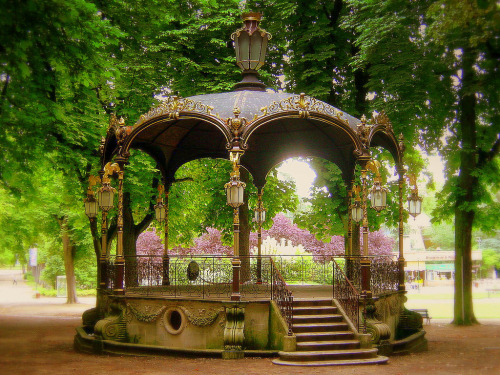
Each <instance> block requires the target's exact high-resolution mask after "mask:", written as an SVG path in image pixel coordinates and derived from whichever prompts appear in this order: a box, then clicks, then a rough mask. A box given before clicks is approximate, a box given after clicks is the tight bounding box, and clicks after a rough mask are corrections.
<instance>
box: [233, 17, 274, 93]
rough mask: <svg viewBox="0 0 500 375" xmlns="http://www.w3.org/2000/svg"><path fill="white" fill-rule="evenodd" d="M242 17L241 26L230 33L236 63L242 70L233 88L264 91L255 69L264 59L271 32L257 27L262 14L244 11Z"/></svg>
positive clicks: (257, 68) (258, 67)
mask: <svg viewBox="0 0 500 375" xmlns="http://www.w3.org/2000/svg"><path fill="white" fill-rule="evenodd" d="M242 18H243V27H242V28H241V29H238V30H236V31H235V32H234V33H233V34H232V35H231V39H232V40H233V41H234V49H235V51H236V64H237V65H238V66H239V67H240V68H241V70H242V71H243V72H242V74H243V78H242V80H241V82H239V83H237V84H236V85H235V86H234V88H235V89H236V90H238V89H243V88H244V89H245V90H248V89H250V90H255V91H264V90H265V89H266V85H264V84H263V83H262V82H260V81H259V78H258V73H257V71H258V70H259V69H260V68H261V67H262V65H264V62H265V60H266V50H267V42H268V41H269V40H270V39H271V34H269V33H268V32H267V31H265V30H263V29H261V28H260V27H259V23H260V20H261V19H262V14H260V13H244V14H243V15H242Z"/></svg>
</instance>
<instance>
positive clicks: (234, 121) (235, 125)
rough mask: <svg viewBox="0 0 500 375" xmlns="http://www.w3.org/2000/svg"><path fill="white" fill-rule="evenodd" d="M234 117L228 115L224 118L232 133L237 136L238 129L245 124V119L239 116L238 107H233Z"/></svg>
mask: <svg viewBox="0 0 500 375" xmlns="http://www.w3.org/2000/svg"><path fill="white" fill-rule="evenodd" d="M233 114H234V117H230V118H228V119H226V124H227V126H229V128H230V129H231V131H232V132H233V135H234V136H235V137H237V136H238V135H239V132H240V129H241V128H242V127H243V126H245V125H246V124H247V119H246V118H244V117H242V118H240V117H239V116H240V114H241V110H240V109H239V108H238V107H235V108H234V109H233Z"/></svg>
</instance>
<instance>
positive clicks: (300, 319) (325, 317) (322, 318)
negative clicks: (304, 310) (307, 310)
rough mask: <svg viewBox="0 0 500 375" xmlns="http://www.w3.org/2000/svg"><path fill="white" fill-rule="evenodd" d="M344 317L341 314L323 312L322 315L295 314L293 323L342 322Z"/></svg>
mask: <svg viewBox="0 0 500 375" xmlns="http://www.w3.org/2000/svg"><path fill="white" fill-rule="evenodd" d="M343 320H344V317H343V316H342V315H340V314H322V315H295V314H294V315H293V324H301V323H328V322H342V321H343Z"/></svg>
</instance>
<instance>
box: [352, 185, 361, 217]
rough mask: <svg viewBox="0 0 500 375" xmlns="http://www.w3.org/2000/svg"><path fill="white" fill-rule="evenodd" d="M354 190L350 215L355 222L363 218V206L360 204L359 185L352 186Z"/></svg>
mask: <svg viewBox="0 0 500 375" xmlns="http://www.w3.org/2000/svg"><path fill="white" fill-rule="evenodd" d="M352 190H353V191H354V196H355V197H354V203H353V204H352V205H351V217H352V220H354V221H355V222H356V223H359V222H360V221H361V220H363V207H362V206H361V198H360V197H359V192H360V191H361V188H360V187H359V186H354V187H353V188H352Z"/></svg>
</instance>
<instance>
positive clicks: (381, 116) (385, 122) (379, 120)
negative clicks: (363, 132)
mask: <svg viewBox="0 0 500 375" xmlns="http://www.w3.org/2000/svg"><path fill="white" fill-rule="evenodd" d="M370 122H371V124H372V125H382V126H385V127H386V129H387V130H389V131H391V132H392V123H391V121H390V120H389V117H387V114H386V113H385V111H381V112H380V113H377V114H373V116H372V118H371V121H370Z"/></svg>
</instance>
